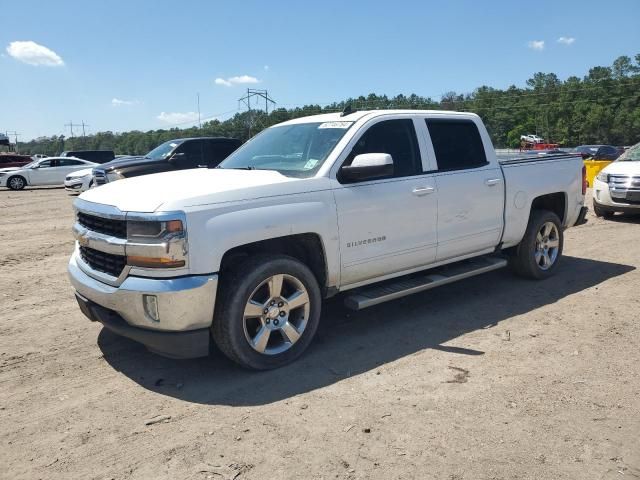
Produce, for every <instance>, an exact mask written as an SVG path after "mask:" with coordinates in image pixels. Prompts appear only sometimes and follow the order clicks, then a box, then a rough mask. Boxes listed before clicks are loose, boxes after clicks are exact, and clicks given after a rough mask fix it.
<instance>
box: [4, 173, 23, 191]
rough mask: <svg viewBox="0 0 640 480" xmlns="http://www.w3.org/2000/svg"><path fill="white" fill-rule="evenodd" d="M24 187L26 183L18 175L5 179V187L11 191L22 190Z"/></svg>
mask: <svg viewBox="0 0 640 480" xmlns="http://www.w3.org/2000/svg"><path fill="white" fill-rule="evenodd" d="M26 186H27V181H26V180H25V179H24V177H21V176H20V175H14V176H13V177H9V178H8V179H7V187H9V188H10V189H11V190H22V189H23V188H24V187H26Z"/></svg>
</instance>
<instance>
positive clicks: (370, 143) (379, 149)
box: [344, 119, 422, 177]
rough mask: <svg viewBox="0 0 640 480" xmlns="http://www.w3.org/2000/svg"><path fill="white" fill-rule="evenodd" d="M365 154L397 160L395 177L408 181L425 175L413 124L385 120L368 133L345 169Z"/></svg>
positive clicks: (355, 146)
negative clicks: (416, 176) (404, 178)
mask: <svg viewBox="0 0 640 480" xmlns="http://www.w3.org/2000/svg"><path fill="white" fill-rule="evenodd" d="M363 153H388V154H389V155H391V158H393V176H394V177H408V176H411V175H419V174H420V173H422V160H421V158H420V148H419V147H418V139H417V137H416V131H415V128H414V126H413V120H411V119H401V120H384V121H382V122H378V123H376V124H375V125H373V126H372V127H369V129H368V130H367V131H366V132H364V134H363V135H362V136H361V137H360V139H359V140H358V142H357V143H356V144H355V145H354V147H353V149H352V150H351V153H350V154H349V156H348V157H347V159H346V160H345V162H344V165H351V162H352V161H353V159H354V158H355V157H356V155H360V154H363Z"/></svg>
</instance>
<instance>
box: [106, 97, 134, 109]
mask: <svg viewBox="0 0 640 480" xmlns="http://www.w3.org/2000/svg"><path fill="white" fill-rule="evenodd" d="M136 103H138V101H137V100H123V99H121V98H115V97H114V98H112V99H111V106H112V107H121V106H123V105H135V104H136Z"/></svg>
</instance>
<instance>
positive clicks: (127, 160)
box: [98, 156, 166, 171]
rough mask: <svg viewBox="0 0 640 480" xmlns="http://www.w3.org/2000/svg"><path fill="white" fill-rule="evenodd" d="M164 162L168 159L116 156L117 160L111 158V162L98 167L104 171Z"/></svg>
mask: <svg viewBox="0 0 640 480" xmlns="http://www.w3.org/2000/svg"><path fill="white" fill-rule="evenodd" d="M163 162H166V160H154V159H152V158H145V157H143V156H130V157H122V158H116V159H115V160H111V161H110V162H107V163H103V164H102V165H99V166H98V168H99V169H100V170H104V171H112V170H116V169H118V168H121V167H134V166H137V165H148V164H151V163H163Z"/></svg>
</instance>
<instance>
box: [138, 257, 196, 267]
mask: <svg viewBox="0 0 640 480" xmlns="http://www.w3.org/2000/svg"><path fill="white" fill-rule="evenodd" d="M127 264H128V265H132V266H134V267H147V268H179V267H184V266H185V261H184V260H172V259H170V258H164V257H139V256H133V255H129V256H127Z"/></svg>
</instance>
